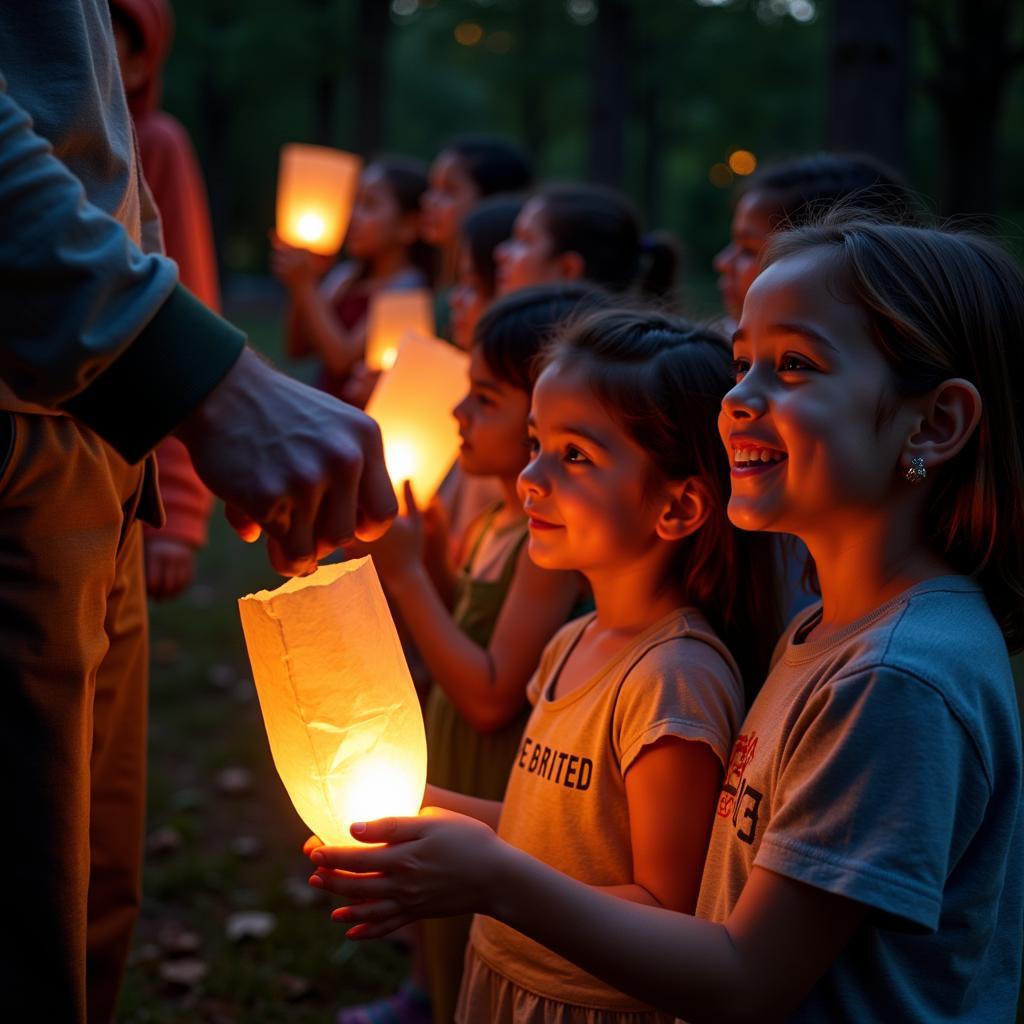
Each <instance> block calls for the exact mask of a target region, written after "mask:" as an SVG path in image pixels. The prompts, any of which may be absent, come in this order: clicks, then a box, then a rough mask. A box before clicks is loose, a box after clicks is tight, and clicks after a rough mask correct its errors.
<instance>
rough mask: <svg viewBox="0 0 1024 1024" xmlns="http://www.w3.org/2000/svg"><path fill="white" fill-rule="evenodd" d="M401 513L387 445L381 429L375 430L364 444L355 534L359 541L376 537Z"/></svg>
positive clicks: (376, 428)
mask: <svg viewBox="0 0 1024 1024" xmlns="http://www.w3.org/2000/svg"><path fill="white" fill-rule="evenodd" d="M396 515H398V499H397V498H396V497H395V487H394V484H392V483H391V477H389V476H388V469H387V466H386V465H385V463H384V446H383V445H382V443H381V439H380V428H378V427H377V425H376V424H374V425H373V431H372V433H370V434H369V436H368V438H367V440H366V441H365V442H364V443H363V472H362V474H361V476H360V478H359V512H358V515H357V518H356V529H355V534H356V536H357V537H358V538H359V539H360V540H365V541H371V540H376V539H377V538H378V537H380V536H381V535H382V534H383V533H385V531H386V530H387V528H388V526H390V525H391V520H392V519H394V518H395V516H396Z"/></svg>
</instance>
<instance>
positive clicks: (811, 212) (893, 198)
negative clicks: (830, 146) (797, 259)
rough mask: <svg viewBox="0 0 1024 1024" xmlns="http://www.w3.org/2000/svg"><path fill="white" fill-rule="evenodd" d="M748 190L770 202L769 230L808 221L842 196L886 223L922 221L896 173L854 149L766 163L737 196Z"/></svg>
mask: <svg viewBox="0 0 1024 1024" xmlns="http://www.w3.org/2000/svg"><path fill="white" fill-rule="evenodd" d="M751 192H761V193H764V194H765V196H766V198H767V200H768V202H769V203H770V204H771V205H772V207H773V210H772V213H771V214H770V216H769V223H770V226H771V229H772V231H776V230H784V229H785V228H787V227H798V226H799V225H801V224H807V223H810V222H811V221H813V220H815V219H816V218H818V217H820V216H821V215H822V213H823V212H824V211H825V210H827V209H828V208H829V207H831V206H833V205H834V204H835V203H837V202H840V201H842V200H852V201H854V202H855V203H856V205H857V207H858V208H859V209H861V210H863V211H864V212H865V213H870V214H872V215H873V216H874V217H876V218H877V219H879V220H884V221H887V222H891V223H896V224H917V223H919V222H920V219H921V216H920V215H921V210H920V204H919V203H918V200H917V198H916V196H915V195H914V193H913V191H912V190H911V189H910V187H909V186H908V185H907V183H906V182H905V181H904V180H903V178H902V177H901V176H900V175H899V173H898V172H896V171H894V170H893V169H892V168H890V167H887V166H886V165H885V164H884V163H882V162H881V161H880V160H876V159H875V158H874V157H870V156H865V155H863V154H859V153H814V154H811V155H809V156H800V157H795V158H794V159H792V160H786V161H783V162H780V163H776V164H768V165H766V166H765V167H764V168H763V169H761V170H759V171H757V172H756V173H754V174H752V175H751V176H750V177H749V178H747V179H746V181H745V182H744V184H743V185H742V187H741V189H740V193H739V194H740V195H741V196H742V195H747V194H749V193H751Z"/></svg>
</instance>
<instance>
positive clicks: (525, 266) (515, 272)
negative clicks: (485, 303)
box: [494, 198, 564, 295]
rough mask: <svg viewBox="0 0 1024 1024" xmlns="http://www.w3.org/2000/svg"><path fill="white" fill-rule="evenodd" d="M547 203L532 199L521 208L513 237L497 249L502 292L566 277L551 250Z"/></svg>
mask: <svg viewBox="0 0 1024 1024" xmlns="http://www.w3.org/2000/svg"><path fill="white" fill-rule="evenodd" d="M551 248H552V242H551V235H550V234H549V233H548V228H547V222H546V220H545V214H544V203H543V201H542V200H540V199H538V198H534V199H531V200H529V202H527V203H526V205H525V206H524V207H523V208H522V210H520V211H519V216H518V217H516V222H515V225H514V226H513V228H512V237H511V238H508V239H506V240H505V241H504V242H502V243H501V245H499V246H498V248H497V249H495V250H494V259H495V262H496V263H497V265H498V275H497V276H498V294H499V295H508V294H509V293H510V292H515V291H519V289H520V288H529V287H530V285H534V284H549V283H551V282H554V281H560V280H561V279H562V278H563V276H564V275H563V273H562V268H561V265H560V261H559V260H558V257H557V256H555V255H553V254H552V252H551Z"/></svg>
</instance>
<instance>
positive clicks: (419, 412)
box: [366, 334, 469, 507]
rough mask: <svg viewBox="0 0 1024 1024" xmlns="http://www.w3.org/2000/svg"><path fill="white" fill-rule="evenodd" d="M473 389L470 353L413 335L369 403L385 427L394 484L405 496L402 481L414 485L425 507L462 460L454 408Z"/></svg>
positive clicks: (370, 410) (372, 413) (371, 412)
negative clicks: (470, 382)
mask: <svg viewBox="0 0 1024 1024" xmlns="http://www.w3.org/2000/svg"><path fill="white" fill-rule="evenodd" d="M468 390H469V356H467V355H466V353H465V352H462V351H460V350H459V349H457V348H455V347H454V346H453V345H449V344H448V343H447V342H444V341H440V340H439V339H437V338H423V337H420V336H419V335H417V334H407V335H406V336H405V338H404V340H403V341H402V344H401V345H400V346H399V349H398V355H397V356H396V357H395V364H394V366H392V367H391V369H390V370H388V372H387V373H385V374H384V376H383V377H381V379H380V383H379V384H378V385H377V388H376V390H375V391H374V392H373V394H372V395H371V396H370V401H369V402H368V403H367V406H366V412H367V415H369V416H372V417H373V419H375V420H376V421H377V423H378V424H379V425H380V432H381V436H382V437H383V439H384V461H385V462H386V463H387V467H388V474H389V475H390V477H391V482H392V483H393V484H394V485H395V489H396V491H398V492H399V494H400V493H401V487H402V483H403V482H404V481H405V480H408V481H410V482H411V484H412V492H413V496H414V497H415V499H416V504H417V505H419V506H421V507H422V506H423V505H425V504H426V503H427V502H429V501H430V499H431V498H432V497H433V496H434V494H435V492H436V491H437V489H438V487H439V486H440V485H441V481H442V480H443V479H444V477H445V474H446V473H447V472H448V470H449V469H451V467H452V464H453V463H454V462H455V460H456V458H457V457H458V454H459V427H458V424H457V423H456V422H455V417H454V416H453V415H452V409H454V408H455V406H456V405H457V404H458V403H459V401H460V400H461V399H462V398H463V396H464V395H465V394H466V392H467V391H468Z"/></svg>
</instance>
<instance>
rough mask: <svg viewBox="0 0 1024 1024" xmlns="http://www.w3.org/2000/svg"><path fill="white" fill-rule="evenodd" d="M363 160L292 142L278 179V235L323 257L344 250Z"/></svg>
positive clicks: (321, 147)
mask: <svg viewBox="0 0 1024 1024" xmlns="http://www.w3.org/2000/svg"><path fill="white" fill-rule="evenodd" d="M362 167H363V162H362V160H360V159H359V157H357V156H353V155H352V154H351V153H345V152H342V151H341V150H340V149H328V148H327V147H326V146H304V145H300V144H298V143H291V144H289V145H287V146H284V147H283V148H282V150H281V164H280V168H279V170H278V175H277V234H278V236H279V237H280V238H281V240H282V241H283V242H285V243H287V244H288V245H292V246H295V247H296V248H299V249H308V250H309V251H310V252H316V253H320V254H321V255H322V256H332V255H333V254H334V253H336V252H337V251H338V250H339V249H340V248H341V243H342V241H344V238H345V232H346V231H347V230H348V222H349V218H350V217H351V216H352V205H353V203H354V202H355V196H356V189H357V188H358V187H359V174H360V172H361V171H362Z"/></svg>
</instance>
